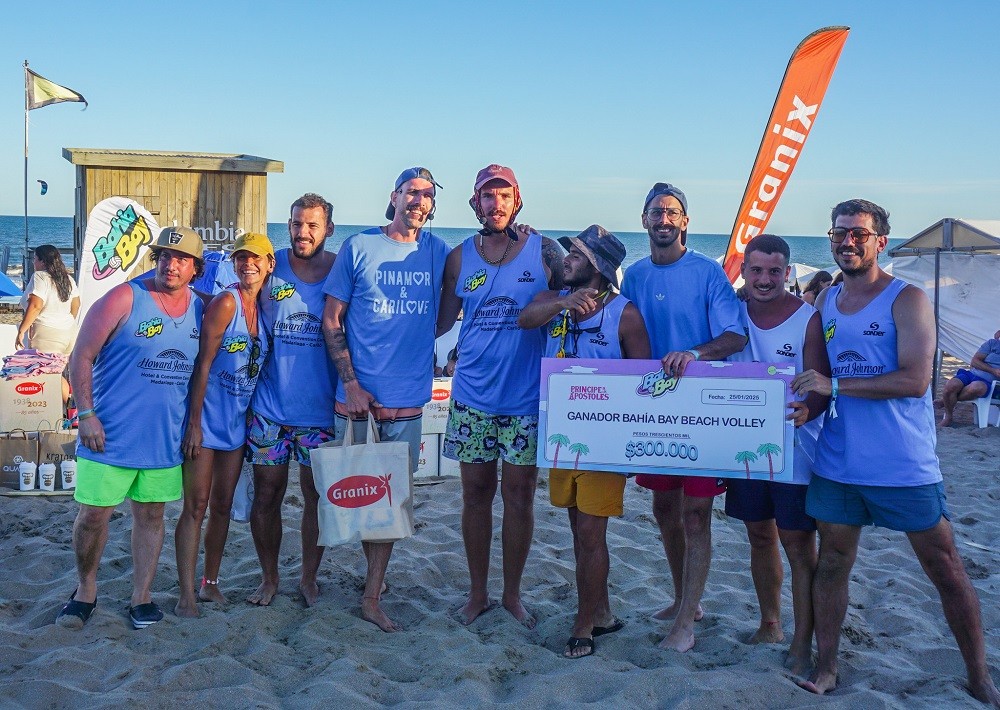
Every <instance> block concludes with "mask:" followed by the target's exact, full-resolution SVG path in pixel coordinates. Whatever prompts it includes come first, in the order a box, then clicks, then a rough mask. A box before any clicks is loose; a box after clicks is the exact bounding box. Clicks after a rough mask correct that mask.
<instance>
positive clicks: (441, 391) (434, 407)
mask: <svg viewBox="0 0 1000 710" xmlns="http://www.w3.org/2000/svg"><path fill="white" fill-rule="evenodd" d="M450 407H451V378H450V377H435V378H434V382H433V384H431V401H430V402H428V403H427V404H425V405H424V416H423V424H422V428H421V433H422V434H444V432H445V429H447V428H448V409H449V408H450Z"/></svg>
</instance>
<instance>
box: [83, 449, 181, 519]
mask: <svg viewBox="0 0 1000 710" xmlns="http://www.w3.org/2000/svg"><path fill="white" fill-rule="evenodd" d="M183 481H184V478H183V476H182V475H181V466H180V464H178V465H176V466H169V467H167V468H124V467H122V466H112V465H111V464H107V463H100V462H98V461H91V460H89V459H84V458H78V459H77V460H76V493H74V494H73V498H74V499H75V500H76V502H77V503H83V504H85V505H93V506H96V507H100V508H111V507H114V506H116V505H118V504H119V503H121V502H122V501H123V500H125V499H126V498H129V499H130V500H134V501H135V502H136V503H168V502H170V501H172V500H180V499H181V493H182V492H183V489H184V484H183Z"/></svg>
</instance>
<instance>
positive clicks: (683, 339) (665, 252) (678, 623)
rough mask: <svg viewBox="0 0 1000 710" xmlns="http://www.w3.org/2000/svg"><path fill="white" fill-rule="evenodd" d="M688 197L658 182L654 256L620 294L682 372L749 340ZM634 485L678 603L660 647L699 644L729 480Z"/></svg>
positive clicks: (647, 478) (646, 222)
mask: <svg viewBox="0 0 1000 710" xmlns="http://www.w3.org/2000/svg"><path fill="white" fill-rule="evenodd" d="M688 220H689V217H688V204H687V197H685V195H684V193H683V192H682V191H681V190H680V189H679V188H677V187H676V186H674V185H671V184H669V183H665V182H658V183H656V184H655V185H653V187H652V189H651V190H650V191H649V193H648V194H647V195H646V201H645V202H644V203H643V209H642V226H643V227H644V228H645V229H646V232H647V233H648V234H649V250H650V255H649V256H648V257H646V258H645V259H642V260H640V261H638V262H636V263H635V264H633V265H632V266H630V267H629V269H628V271H627V272H626V273H625V279H624V281H623V283H622V294H623V295H625V296H627V297H628V298H629V299H630V300H631V301H632V302H633V303H635V305H636V306H637V307H638V308H639V312H640V313H642V315H643V318H645V320H646V327H647V329H648V330H649V341H650V345H651V347H652V352H653V357H655V358H661V362H662V364H663V371H664V372H665V373H666V374H667V375H675V376H678V377H680V376H681V375H683V374H684V369H685V367H686V366H687V364H688V363H689V362H691V361H693V360H725V359H726V358H727V357H729V356H730V355H732V354H733V353H735V352H739V351H740V350H742V349H743V346H744V345H746V342H747V338H746V334H745V332H744V329H743V325H742V324H741V322H740V307H739V301H738V300H737V298H736V294H735V292H734V291H733V288H732V286H731V285H730V283H729V280H728V279H727V278H726V275H725V272H724V271H723V270H722V267H721V266H719V265H718V264H717V263H716V262H715V261H714V260H713V259H710V258H708V257H706V256H704V255H702V254H699V253H698V252H696V251H694V250H693V249H688V248H687V246H686V241H687V228H688ZM636 483H638V484H639V485H640V486H643V487H644V488H650V489H652V491H653V515H654V517H655V518H656V522H657V524H658V525H659V528H660V534H661V536H662V539H663V549H664V551H665V552H666V555H667V561H668V563H669V564H670V572H671V576H672V578H673V584H674V603H673V604H671V605H670V606H668V607H667V608H665V609H663V610H662V611H659V612H657V613H656V614H655V615H654V617H653V618H655V619H671V618H672V619H674V624H673V627H672V628H671V630H670V632H669V633H668V634H667V636H666V638H664V639H663V641H662V642H661V644H660V647H661V648H670V649H673V650H675V651H681V652H683V651H687V650H688V649H690V648H691V647H692V646H694V622H695V621H696V620H697V619H700V618H701V615H702V610H701V605H700V602H701V595H702V592H703V591H704V589H705V581H706V580H707V579H708V568H709V563H710V561H711V556H712V531H711V522H712V500H713V498H714V497H715V496H717V495H719V494H720V493H723V492H724V491H725V490H726V487H725V482H724V479H722V478H715V477H701V476H669V475H660V474H639V475H638V476H637V477H636Z"/></svg>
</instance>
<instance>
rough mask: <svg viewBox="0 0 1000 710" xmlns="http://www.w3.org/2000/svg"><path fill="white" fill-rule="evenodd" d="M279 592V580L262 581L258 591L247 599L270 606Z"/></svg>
mask: <svg viewBox="0 0 1000 710" xmlns="http://www.w3.org/2000/svg"><path fill="white" fill-rule="evenodd" d="M277 593H278V583H277V582H261V583H260V586H259V587H257V591H256V592H254V593H253V594H251V595H250V596H249V597H247V601H248V602H250V603H251V604H256V605H257V606H268V605H269V604H270V603H271V600H272V599H274V595H275V594H277Z"/></svg>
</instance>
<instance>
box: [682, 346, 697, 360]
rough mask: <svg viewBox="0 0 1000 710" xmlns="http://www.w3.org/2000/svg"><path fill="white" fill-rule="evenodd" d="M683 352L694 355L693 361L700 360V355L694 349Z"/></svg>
mask: <svg viewBox="0 0 1000 710" xmlns="http://www.w3.org/2000/svg"><path fill="white" fill-rule="evenodd" d="M684 352H686V353H691V354H692V355H694V359H695V360H701V353H700V352H698V351H697V350H695V349H694V348H691V349H690V350H685V351H684Z"/></svg>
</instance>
